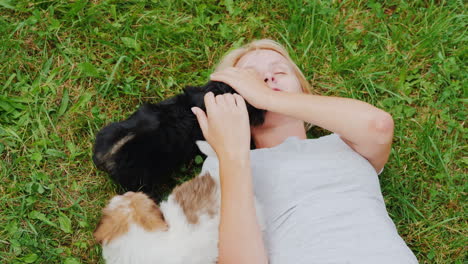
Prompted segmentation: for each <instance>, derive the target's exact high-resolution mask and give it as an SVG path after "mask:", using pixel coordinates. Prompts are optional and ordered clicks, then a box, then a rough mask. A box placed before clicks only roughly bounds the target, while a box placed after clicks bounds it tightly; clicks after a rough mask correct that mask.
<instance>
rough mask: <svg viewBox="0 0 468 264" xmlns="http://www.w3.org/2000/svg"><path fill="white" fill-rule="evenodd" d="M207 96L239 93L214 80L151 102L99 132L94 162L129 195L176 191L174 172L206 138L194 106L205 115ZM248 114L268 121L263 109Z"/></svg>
mask: <svg viewBox="0 0 468 264" xmlns="http://www.w3.org/2000/svg"><path fill="white" fill-rule="evenodd" d="M207 92H213V93H214V94H215V95H218V94H224V93H235V91H234V90H233V89H232V88H231V87H230V86H229V85H227V84H224V83H221V82H213V81H210V82H208V83H207V84H206V85H205V86H200V87H195V86H189V87H187V88H185V89H184V92H183V93H182V94H179V95H176V96H174V97H171V98H169V99H167V100H164V101H161V102H159V103H157V104H151V103H146V104H144V105H142V106H141V107H140V108H139V109H138V110H137V111H136V112H135V113H133V114H132V115H131V116H130V117H129V118H128V119H127V120H124V121H121V122H116V123H111V124H109V125H107V126H106V127H104V128H103V129H101V130H100V131H99V133H98V134H97V137H96V142H95V144H94V153H93V161H94V163H95V164H96V166H97V167H98V168H99V169H100V170H103V171H105V172H107V173H109V174H110V176H111V178H112V179H113V180H114V181H115V182H117V183H118V184H120V185H121V186H122V187H123V189H124V191H143V192H145V193H146V194H148V195H150V196H151V197H153V198H156V199H158V198H160V195H161V191H162V190H161V188H162V187H163V186H165V187H166V188H169V189H171V188H172V187H174V186H175V184H176V182H175V180H174V179H173V178H171V174H172V173H173V172H174V171H177V169H179V168H180V167H181V166H182V165H183V164H185V163H187V162H188V161H190V160H192V159H193V158H194V157H195V156H196V155H197V154H199V153H200V152H199V150H198V147H197V146H196V144H195V141H196V140H203V139H204V137H203V133H202V132H201V129H200V127H199V125H198V121H197V119H196V116H195V115H194V114H193V113H192V111H191V108H192V107H193V106H197V107H200V108H201V109H203V110H204V111H206V109H205V103H204V96H205V94H206V93H207ZM247 110H248V112H249V120H250V124H251V125H252V126H256V125H260V124H262V123H263V122H264V117H265V111H264V110H259V109H256V108H254V107H253V106H251V105H249V104H247Z"/></svg>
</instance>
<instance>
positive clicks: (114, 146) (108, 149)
mask: <svg viewBox="0 0 468 264" xmlns="http://www.w3.org/2000/svg"><path fill="white" fill-rule="evenodd" d="M134 137H135V134H132V133H130V132H129V131H128V130H127V129H125V128H124V127H123V126H122V125H121V124H120V123H112V124H110V125H108V126H106V127H104V128H103V129H101V131H99V133H98V134H97V136H96V142H95V144H94V150H93V162H94V164H96V167H97V168H98V169H100V170H103V171H105V172H110V171H112V169H113V168H114V167H115V161H114V158H113V156H114V155H115V154H116V153H117V152H118V151H119V150H120V149H121V148H122V147H123V146H124V145H125V144H126V143H127V142H129V141H130V140H132V139H133V138H134Z"/></svg>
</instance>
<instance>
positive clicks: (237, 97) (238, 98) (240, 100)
mask: <svg viewBox="0 0 468 264" xmlns="http://www.w3.org/2000/svg"><path fill="white" fill-rule="evenodd" d="M234 100H235V101H236V105H237V107H239V108H241V109H246V110H247V106H246V105H245V100H244V98H243V97H242V96H240V95H239V94H234Z"/></svg>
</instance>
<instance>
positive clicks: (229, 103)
mask: <svg viewBox="0 0 468 264" xmlns="http://www.w3.org/2000/svg"><path fill="white" fill-rule="evenodd" d="M223 97H224V101H225V102H226V105H227V106H228V107H229V108H234V107H236V100H235V99H234V96H233V95H232V94H230V93H225V94H224V96H223Z"/></svg>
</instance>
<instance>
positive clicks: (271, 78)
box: [263, 75, 275, 83]
mask: <svg viewBox="0 0 468 264" xmlns="http://www.w3.org/2000/svg"><path fill="white" fill-rule="evenodd" d="M263 81H264V82H266V83H268V81H272V82H274V81H275V77H274V76H272V75H270V76H265V79H263Z"/></svg>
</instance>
